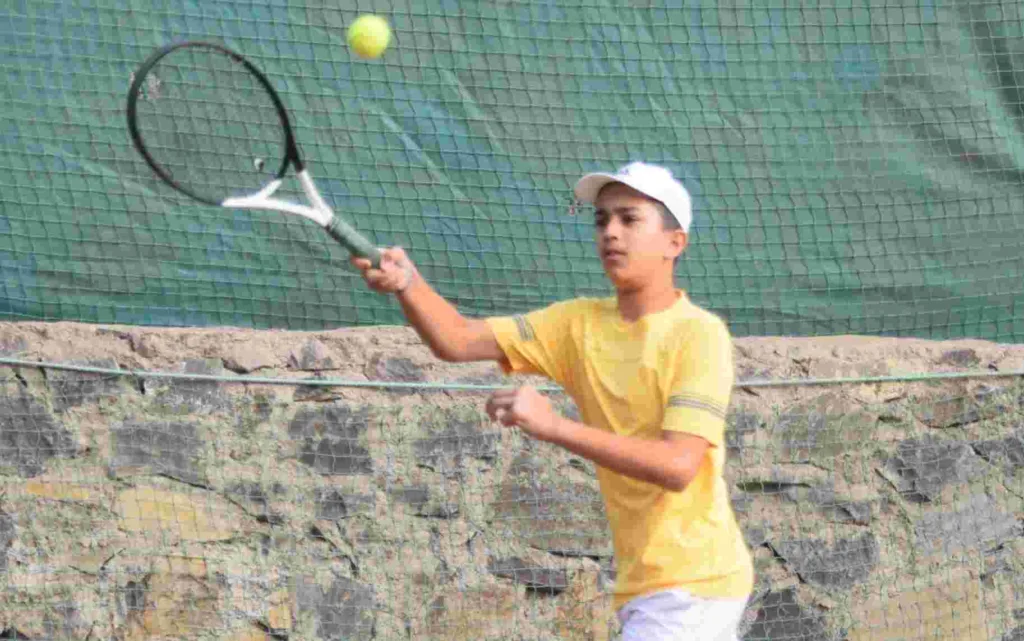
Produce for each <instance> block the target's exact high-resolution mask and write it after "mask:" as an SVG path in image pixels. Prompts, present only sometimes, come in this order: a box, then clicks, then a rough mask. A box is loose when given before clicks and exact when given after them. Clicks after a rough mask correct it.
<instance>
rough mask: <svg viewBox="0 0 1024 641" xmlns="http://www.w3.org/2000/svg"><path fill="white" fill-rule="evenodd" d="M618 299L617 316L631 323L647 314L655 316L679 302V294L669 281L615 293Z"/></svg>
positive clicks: (673, 284)
mask: <svg viewBox="0 0 1024 641" xmlns="http://www.w3.org/2000/svg"><path fill="white" fill-rule="evenodd" d="M616 298H617V299H618V307H619V316H621V317H622V320H624V321H627V322H630V323H631V322H633V321H636V320H639V319H640V318H642V317H643V316H646V315H647V314H655V313H657V312H660V311H664V310H666V309H668V308H669V307H672V305H674V304H675V302H676V301H677V300H679V292H678V291H677V290H676V286H675V283H673V282H672V281H671V280H668V281H666V282H659V283H649V284H648V285H647V286H646V287H641V288H637V289H630V290H621V289H620V290H619V291H618V292H617V293H616Z"/></svg>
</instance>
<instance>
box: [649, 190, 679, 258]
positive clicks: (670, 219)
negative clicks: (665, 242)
mask: <svg viewBox="0 0 1024 641" xmlns="http://www.w3.org/2000/svg"><path fill="white" fill-rule="evenodd" d="M654 204H655V205H657V207H658V211H659V212H660V213H661V228H662V229H663V230H665V231H675V230H677V229H682V228H683V226H682V225H680V224H679V219H678V218H676V217H675V216H673V215H672V212H670V211H669V210H668V207H666V206H665V203H663V202H661V201H660V200H655V201H654ZM678 264H679V256H676V257H675V258H674V259H673V260H672V266H673V267H675V266H676V265H678Z"/></svg>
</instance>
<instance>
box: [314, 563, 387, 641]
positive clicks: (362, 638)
mask: <svg viewBox="0 0 1024 641" xmlns="http://www.w3.org/2000/svg"><path fill="white" fill-rule="evenodd" d="M295 603H296V608H297V610H298V614H299V616H300V617H302V616H303V615H311V616H312V617H313V619H314V620H315V621H316V632H317V634H318V635H319V638H320V639H322V640H323V641H371V640H372V639H373V638H374V634H373V627H374V620H375V618H376V609H377V604H376V597H375V596H374V590H373V588H372V587H371V586H369V585H364V584H362V583H359V582H357V581H354V580H352V579H347V578H344V577H337V578H335V579H334V581H333V582H332V583H331V584H330V586H328V587H327V588H324V587H321V586H320V585H319V584H317V583H316V582H315V581H314V580H313V579H311V578H304V579H302V580H300V581H299V583H298V585H297V586H296V594H295Z"/></svg>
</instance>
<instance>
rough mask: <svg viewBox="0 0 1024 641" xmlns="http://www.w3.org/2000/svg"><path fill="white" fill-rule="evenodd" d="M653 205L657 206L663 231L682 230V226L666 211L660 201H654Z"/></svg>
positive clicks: (666, 208)
mask: <svg viewBox="0 0 1024 641" xmlns="http://www.w3.org/2000/svg"><path fill="white" fill-rule="evenodd" d="M654 204H655V205H657V206H658V211H659V212H661V228H662V229H664V230H665V231H675V230H677V229H682V228H683V226H682V225H680V224H679V219H678V218H676V217H675V216H673V215H672V212H670V211H669V210H668V207H666V206H665V204H664V203H662V202H661V201H660V200H655V201H654Z"/></svg>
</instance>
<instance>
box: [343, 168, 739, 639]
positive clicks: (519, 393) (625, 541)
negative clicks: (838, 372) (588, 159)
mask: <svg viewBox="0 0 1024 641" xmlns="http://www.w3.org/2000/svg"><path fill="white" fill-rule="evenodd" d="M574 191H575V195H576V198H577V199H578V200H580V201H582V202H585V203H591V204H593V205H594V210H595V211H594V230H595V238H596V245H597V251H598V255H599V256H600V259H601V262H602V264H603V266H604V271H605V273H606V274H607V276H608V279H609V280H610V281H611V284H612V285H613V286H614V288H615V296H614V297H610V298H606V299H593V298H579V299H574V300H568V301H565V302H560V303H556V304H553V305H551V306H549V307H546V308H543V309H539V310H535V311H532V312H529V313H526V314H522V315H518V316H512V317H506V318H488V319H472V318H466V317H464V316H462V315H461V314H460V313H459V312H458V310H456V309H455V307H454V306H452V305H451V304H450V303H448V302H447V301H446V300H445V299H444V298H442V297H441V296H440V295H439V294H437V292H435V291H434V290H433V289H432V288H431V287H430V285H428V284H427V283H426V281H424V279H423V278H422V277H421V276H420V274H419V272H418V271H417V269H416V267H415V265H414V264H413V262H412V261H411V260H410V259H409V257H408V256H407V255H406V254H405V252H404V251H403V250H402V249H401V248H397V247H393V248H390V249H386V250H383V256H382V259H381V266H380V268H379V269H373V268H371V266H370V263H369V261H367V260H365V259H353V264H354V265H355V266H356V267H357V268H358V269H360V270H361V271H362V273H363V276H364V278H365V279H366V282H367V283H368V285H369V286H370V287H371V288H372V289H374V290H376V291H378V292H388V293H394V294H396V295H397V297H398V301H399V303H400V304H401V306H402V309H403V310H404V312H405V315H406V317H407V318H408V320H409V322H410V323H411V324H412V326H413V327H414V328H415V329H416V331H417V332H418V333H419V335H420V336H421V337H422V339H423V341H424V342H425V343H426V344H427V345H428V346H429V347H430V349H431V350H432V351H433V353H434V354H435V355H436V356H437V357H439V358H441V359H443V360H445V361H452V362H462V361H482V360H493V361H496V362H498V363H499V364H500V365H501V366H502V368H503V369H504V370H505V371H506V372H519V373H534V374H541V375H544V376H546V377H548V378H550V379H551V380H553V381H554V382H556V383H558V384H559V385H560V386H562V388H564V389H565V390H566V391H567V392H568V393H569V394H570V395H571V397H572V398H573V400H574V401H575V402H576V405H577V407H578V408H579V410H580V415H581V417H582V421H579V422H577V421H574V420H570V419H568V418H566V417H564V416H561V415H559V414H558V413H556V412H555V411H554V409H553V407H552V404H551V403H550V402H549V400H548V399H547V398H546V397H545V396H544V395H542V394H541V393H539V392H538V391H537V390H535V389H533V388H531V387H525V386H524V387H515V388H509V389H502V390H500V391H498V392H496V393H495V394H494V395H493V396H491V397H490V399H489V400H488V401H487V407H486V409H487V413H488V415H489V416H490V417H491V418H492V419H494V420H496V421H500V422H501V423H502V424H504V425H506V426H514V427H517V428H519V429H521V430H523V431H524V432H526V433H527V434H529V435H530V436H532V437H534V438H537V439H540V440H542V441H548V442H550V443H554V444H556V445H559V446H561V447H563V448H565V449H567V450H569V451H571V452H574V453H575V454H577V455H580V456H584V457H586V458H588V459H590V460H591V461H593V462H594V463H595V464H596V466H597V473H598V480H599V482H600V488H601V493H602V496H603V497H604V502H605V510H606V513H607V516H608V520H609V523H610V526H611V532H612V537H613V544H614V551H615V561H616V569H617V576H616V586H615V594H614V599H615V606H616V608H617V616H618V618H619V620H620V622H621V623H622V639H623V641H641V640H642V641H661V640H665V641H668V640H669V639H671V640H674V641H676V640H678V641H682V640H686V641H734V639H736V634H737V628H738V625H739V623H740V620H741V618H742V616H743V612H744V609H745V606H746V602H747V600H748V598H749V595H750V593H751V590H752V586H753V567H752V562H751V557H750V552H749V550H748V549H747V546H746V544H745V542H744V539H743V535H742V533H741V531H740V528H739V527H738V525H737V522H736V518H735V515H734V514H733V511H732V508H731V505H730V502H729V495H728V490H727V488H726V484H725V481H724V480H723V476H722V468H723V465H724V464H725V441H724V430H725V416H726V409H727V407H728V405H729V398H730V394H731V390H732V384H733V356H732V341H731V337H730V335H729V331H728V329H727V328H726V326H725V324H724V323H723V321H722V320H721V319H719V318H718V317H717V316H715V315H713V314H711V313H709V312H708V311H706V310H704V309H702V308H700V307H698V306H697V305H696V304H694V303H693V302H691V301H690V300H689V299H688V297H687V295H686V293H685V292H684V291H682V290H680V289H678V288H677V287H676V285H675V282H674V269H673V267H674V265H675V263H676V261H677V259H678V258H679V256H680V255H681V254H682V253H683V251H684V250H685V249H686V247H687V243H688V239H689V229H690V223H691V220H692V212H691V201H690V196H689V193H688V192H687V191H686V189H685V187H683V185H682V184H681V183H680V182H679V181H678V180H676V179H675V178H674V177H673V176H672V174H671V172H670V171H668V170H667V169H665V168H663V167H658V166H654V165H649V164H644V163H639V162H636V163H632V164H630V165H627V166H625V167H623V168H622V169H620V170H619V171H618V172H617V173H611V174H606V173H595V174H588V175H586V176H583V177H582V178H581V179H580V180H579V182H577V183H576V186H575V189H574Z"/></svg>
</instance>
